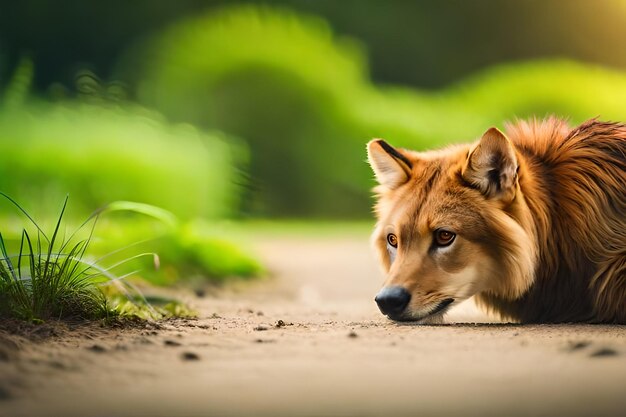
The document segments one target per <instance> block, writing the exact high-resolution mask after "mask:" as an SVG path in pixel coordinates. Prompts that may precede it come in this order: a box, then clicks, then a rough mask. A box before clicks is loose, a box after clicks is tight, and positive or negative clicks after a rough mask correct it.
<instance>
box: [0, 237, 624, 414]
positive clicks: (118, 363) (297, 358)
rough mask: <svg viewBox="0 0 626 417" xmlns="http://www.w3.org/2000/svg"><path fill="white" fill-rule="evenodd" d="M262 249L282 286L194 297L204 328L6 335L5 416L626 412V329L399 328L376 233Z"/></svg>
mask: <svg viewBox="0 0 626 417" xmlns="http://www.w3.org/2000/svg"><path fill="white" fill-rule="evenodd" d="M257 247H258V250H259V252H260V254H261V256H262V257H263V258H264V259H265V260H266V263H267V264H268V265H269V267H270V270H271V272H272V275H273V277H272V278H270V279H268V280H265V281H262V282H256V283H253V284H250V285H237V286H233V287H229V288H228V289H227V290H223V291H220V292H218V293H217V294H212V295H209V296H206V297H204V298H193V297H191V296H189V299H190V301H191V303H192V304H193V305H195V307H197V308H198V310H199V311H200V312H201V317H200V319H199V320H195V321H189V322H178V323H166V324H164V325H163V326H162V328H160V329H152V328H144V329H125V330H117V331H116V330H114V329H113V330H109V331H105V332H103V331H100V330H98V329H93V330H89V329H87V330H85V329H83V330H82V331H81V334H82V337H80V338H77V337H74V336H71V335H70V334H69V333H68V332H65V333H63V332H62V334H61V335H59V336H56V337H52V338H48V339H46V340H45V341H43V342H40V343H29V342H26V341H23V340H17V344H13V342H12V339H10V340H4V341H3V340H2V339H0V372H1V373H0V375H2V376H0V378H2V379H1V380H0V381H1V382H2V384H0V416H7V417H8V416H11V417H19V416H66V417H69V416H154V417H156V416H209V415H217V416H242V415H254V416H318V415H341V416H370V415H371V416H379V415H393V416H405V415H406V416H416V415H428V416H430V415H432V416H438V415H441V416H447V415H464V416H474V415H475V416H535V415H567V416H612V415H614V416H623V415H624V413H625V411H624V410H626V326H582V325H575V326H517V325H504V324H494V323H492V324H484V325H472V324H456V325H450V326H415V325H397V324H394V323H391V322H389V321H387V320H386V319H384V318H383V317H382V316H381V315H380V314H379V313H378V311H377V309H376V307H375V305H374V303H373V301H372V297H373V295H374V294H375V292H376V291H377V289H378V287H379V283H380V275H379V272H378V269H377V267H376V265H375V263H374V261H373V260H372V257H371V255H370V252H369V247H368V243H367V236H365V235H363V236H360V235H359V236H353V237H348V238H334V239H321V238H320V239H310V240H299V239H297V238H293V237H290V238H284V237H283V238H271V239H263V240H259V242H258V245H257ZM450 318H451V319H452V320H455V321H458V322H463V321H468V322H471V321H476V320H486V319H487V318H486V317H484V316H482V315H480V313H478V312H477V311H476V310H475V309H473V307H472V306H471V305H466V306H460V307H459V309H457V310H456V311H453V312H451V313H450Z"/></svg>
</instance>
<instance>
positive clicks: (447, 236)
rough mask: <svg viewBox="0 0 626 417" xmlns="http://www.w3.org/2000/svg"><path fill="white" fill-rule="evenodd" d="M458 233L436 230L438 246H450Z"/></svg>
mask: <svg viewBox="0 0 626 417" xmlns="http://www.w3.org/2000/svg"><path fill="white" fill-rule="evenodd" d="M455 237H456V234H454V233H452V232H449V231H448V230H437V231H436V232H435V243H436V244H437V245H438V246H448V245H449V244H451V243H452V242H453V241H454V238H455Z"/></svg>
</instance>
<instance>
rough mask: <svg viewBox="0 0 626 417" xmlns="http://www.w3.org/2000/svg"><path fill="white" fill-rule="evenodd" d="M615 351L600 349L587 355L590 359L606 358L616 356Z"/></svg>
mask: <svg viewBox="0 0 626 417" xmlns="http://www.w3.org/2000/svg"><path fill="white" fill-rule="evenodd" d="M617 354H618V353H617V351H616V350H614V349H611V348H602V349H598V350H596V351H595V352H593V353H592V354H591V355H589V356H590V357H592V358H602V357H607V356H617Z"/></svg>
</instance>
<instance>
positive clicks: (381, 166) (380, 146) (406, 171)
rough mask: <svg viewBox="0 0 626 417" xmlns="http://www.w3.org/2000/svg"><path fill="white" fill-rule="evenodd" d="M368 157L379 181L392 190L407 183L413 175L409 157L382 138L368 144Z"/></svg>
mask: <svg viewBox="0 0 626 417" xmlns="http://www.w3.org/2000/svg"><path fill="white" fill-rule="evenodd" d="M367 159H368V161H369V163H370V166H371V167H372V170H373V171H374V175H375V176H376V180H378V183H379V184H380V185H382V186H383V187H386V188H388V189H390V190H393V189H394V188H397V187H399V186H401V185H402V184H404V183H406V182H407V181H408V180H409V177H410V176H411V168H412V164H411V161H410V160H409V158H408V157H407V156H406V155H403V154H402V151H400V150H398V149H396V148H394V147H393V146H391V145H389V144H388V143H387V142H385V141H384V140H382V139H374V140H372V141H370V142H369V143H368V144H367Z"/></svg>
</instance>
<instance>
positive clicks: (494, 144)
mask: <svg viewBox="0 0 626 417" xmlns="http://www.w3.org/2000/svg"><path fill="white" fill-rule="evenodd" d="M517 168H518V164H517V157H516V155H515V148H514V147H513V144H512V143H511V141H510V140H509V139H507V137H506V136H504V133H502V132H500V131H499V130H498V129H497V128H495V127H492V128H491V129H489V130H487V131H486V132H485V134H484V135H483V136H482V138H481V139H480V141H478V144H476V145H475V146H474V148H473V149H472V150H470V153H469V156H468V158H467V161H466V162H465V166H464V167H463V169H462V171H461V175H462V176H463V179H464V180H465V181H467V182H468V183H470V184H471V185H472V186H474V187H476V188H478V189H479V190H480V191H481V192H482V193H483V194H484V195H485V196H486V197H487V198H497V199H500V200H502V201H504V202H511V201H513V198H514V197H515V191H516V188H517V187H516V184H517Z"/></svg>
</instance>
